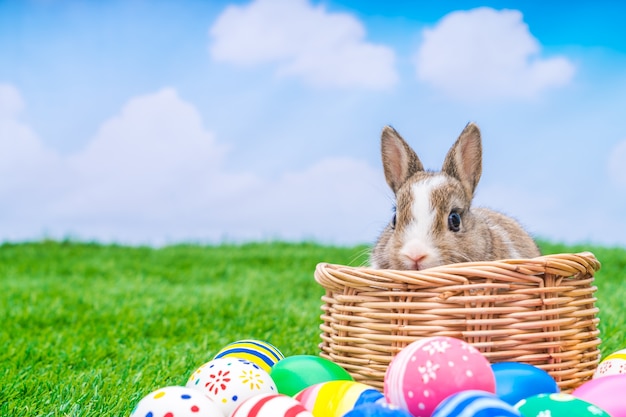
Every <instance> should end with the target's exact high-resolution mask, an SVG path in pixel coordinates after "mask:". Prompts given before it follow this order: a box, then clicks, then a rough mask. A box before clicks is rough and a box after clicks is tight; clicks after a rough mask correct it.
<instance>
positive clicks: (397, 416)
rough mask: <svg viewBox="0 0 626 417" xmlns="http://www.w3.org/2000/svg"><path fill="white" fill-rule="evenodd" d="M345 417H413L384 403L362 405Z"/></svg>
mask: <svg viewBox="0 0 626 417" xmlns="http://www.w3.org/2000/svg"><path fill="white" fill-rule="evenodd" d="M343 417H413V416H412V415H411V414H410V413H409V412H408V411H406V410H403V409H401V408H400V407H397V406H395V405H392V404H388V403H386V402H384V401H377V402H375V403H366V404H361V405H359V406H357V407H354V408H353V409H352V410H351V411H348V412H347V413H346V414H345V415H344V416H343Z"/></svg>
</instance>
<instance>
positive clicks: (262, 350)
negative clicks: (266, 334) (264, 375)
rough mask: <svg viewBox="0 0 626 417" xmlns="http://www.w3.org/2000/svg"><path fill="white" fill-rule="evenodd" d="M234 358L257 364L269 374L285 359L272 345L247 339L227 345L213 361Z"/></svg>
mask: <svg viewBox="0 0 626 417" xmlns="http://www.w3.org/2000/svg"><path fill="white" fill-rule="evenodd" d="M232 357H234V358H241V359H246V360H248V361H250V362H252V363H256V364H257V365H259V366H260V367H261V369H263V370H264V371H265V372H268V373H269V372H270V370H271V369H272V366H274V365H275V364H276V362H278V361H279V360H281V359H284V358H285V356H284V355H283V354H282V353H281V351H280V350H278V349H277V348H276V347H275V346H273V345H272V344H270V343H267V342H264V341H261V340H253V339H245V340H239V341H237V342H233V343H230V344H228V345H226V346H225V347H224V348H222V350H220V351H219V352H217V354H216V355H215V357H214V358H213V359H219V358H232Z"/></svg>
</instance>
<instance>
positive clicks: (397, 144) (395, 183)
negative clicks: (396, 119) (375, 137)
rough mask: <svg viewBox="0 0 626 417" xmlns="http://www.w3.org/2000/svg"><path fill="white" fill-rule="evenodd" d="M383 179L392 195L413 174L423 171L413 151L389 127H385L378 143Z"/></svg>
mask: <svg viewBox="0 0 626 417" xmlns="http://www.w3.org/2000/svg"><path fill="white" fill-rule="evenodd" d="M380 145H381V153H382V158H383V168H384V170H385V179H386V180H387V184H389V187H391V189H392V190H393V192H394V193H396V192H397V191H398V189H399V188H400V186H401V185H402V184H404V182H405V181H406V180H407V179H408V178H409V177H411V176H412V175H413V174H415V173H416V172H419V171H423V170H424V166H423V165H422V162H421V161H420V160H419V158H418V157H417V155H416V154H415V151H413V149H411V147H410V146H409V144H408V143H406V142H405V141H404V139H402V137H401V136H400V135H399V134H398V132H396V131H395V129H394V128H393V127H391V126H385V128H384V129H383V134H382V137H381V141H380Z"/></svg>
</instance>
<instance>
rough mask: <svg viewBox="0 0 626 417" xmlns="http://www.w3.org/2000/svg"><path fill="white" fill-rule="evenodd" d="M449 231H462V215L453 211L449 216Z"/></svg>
mask: <svg viewBox="0 0 626 417" xmlns="http://www.w3.org/2000/svg"><path fill="white" fill-rule="evenodd" d="M448 229H450V230H451V231H453V232H458V231H459V230H461V215H460V214H459V213H457V212H456V211H453V212H451V213H450V214H449V215H448Z"/></svg>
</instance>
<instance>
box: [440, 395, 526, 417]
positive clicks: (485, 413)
mask: <svg viewBox="0 0 626 417" xmlns="http://www.w3.org/2000/svg"><path fill="white" fill-rule="evenodd" d="M461 416H463V417H465V416H472V417H522V414H520V412H519V411H518V410H516V409H515V408H514V407H513V406H512V405H510V404H508V403H506V402H504V401H503V400H501V399H500V398H498V396H497V395H495V394H493V393H491V392H487V391H480V390H468V391H461V392H458V393H456V394H453V395H451V396H449V397H448V398H446V399H445V400H443V401H442V402H441V403H440V404H439V405H438V406H437V408H435V411H434V412H433V414H432V415H431V417H461Z"/></svg>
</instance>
